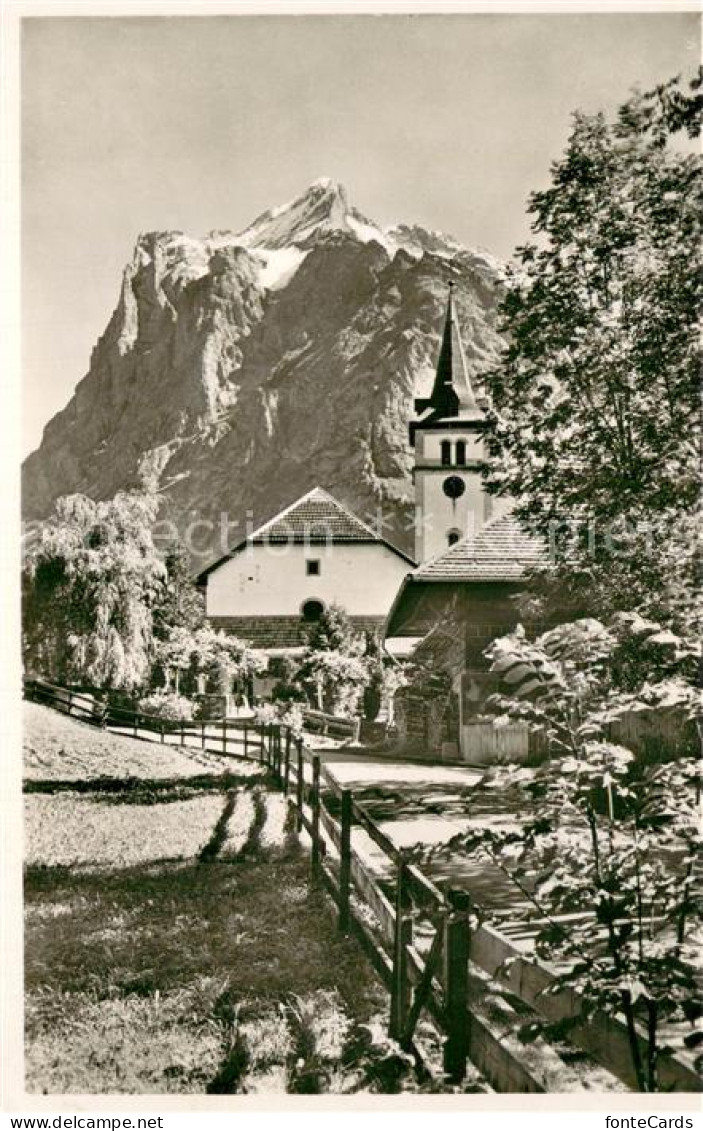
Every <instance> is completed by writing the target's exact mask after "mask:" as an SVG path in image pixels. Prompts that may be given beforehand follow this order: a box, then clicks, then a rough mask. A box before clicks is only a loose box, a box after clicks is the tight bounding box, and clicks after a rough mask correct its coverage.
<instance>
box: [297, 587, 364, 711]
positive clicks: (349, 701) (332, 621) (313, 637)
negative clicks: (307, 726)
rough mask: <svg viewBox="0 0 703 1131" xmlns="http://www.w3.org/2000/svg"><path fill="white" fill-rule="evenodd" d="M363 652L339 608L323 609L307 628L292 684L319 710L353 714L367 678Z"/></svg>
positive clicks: (356, 634)
mask: <svg viewBox="0 0 703 1131" xmlns="http://www.w3.org/2000/svg"><path fill="white" fill-rule="evenodd" d="M362 650H363V641H362V638H361V636H360V635H359V634H358V633H357V632H356V631H355V630H354V627H353V625H352V623H351V621H350V619H349V617H348V615H347V613H346V612H345V610H344V609H343V608H341V607H340V606H339V605H330V606H328V607H327V608H326V609H324V611H323V612H322V615H321V616H320V618H319V620H318V621H316V622H315V624H314V625H313V626H312V627H311V628H309V629H308V647H307V649H306V651H305V654H304V655H303V658H302V661H301V663H300V666H299V668H298V670H297V672H296V675H295V682H296V683H297V684H299V685H300V686H301V687H302V688H303V689H304V691H305V692H306V694H307V696H308V698H309V700H310V702H312V703H313V705H314V706H315V707H317V709H318V710H320V711H326V712H328V713H329V714H344V715H352V714H355V713H356V709H357V704H358V700H359V695H360V693H361V690H362V688H363V687H364V685H365V683H366V682H367V679H368V673H367V669H366V665H365V663H364V660H363V658H362V656H361V653H362Z"/></svg>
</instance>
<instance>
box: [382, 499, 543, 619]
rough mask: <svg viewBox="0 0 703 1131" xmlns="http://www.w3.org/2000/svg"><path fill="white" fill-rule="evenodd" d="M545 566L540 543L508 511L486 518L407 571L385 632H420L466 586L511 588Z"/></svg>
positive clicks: (444, 611)
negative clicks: (479, 526) (474, 530)
mask: <svg viewBox="0 0 703 1131" xmlns="http://www.w3.org/2000/svg"><path fill="white" fill-rule="evenodd" d="M548 564H549V555H548V552H547V545H546V543H545V542H543V541H542V540H541V539H540V538H537V537H535V536H534V535H532V534H528V533H527V532H526V531H525V530H524V528H523V527H522V525H521V524H520V523H519V522H518V520H517V519H516V518H515V517H514V516H513V515H510V514H507V515H503V516H502V517H500V518H495V519H492V520H491V521H490V522H487V523H486V525H485V526H484V527H483V528H482V529H481V530H480V531H478V533H477V534H473V535H469V536H468V537H466V538H464V539H463V540H462V541H460V542H457V543H456V544H455V545H454V546H450V547H449V548H448V549H446V550H443V551H442V553H441V554H438V555H437V556H436V557H434V558H430V560H429V561H427V562H423V564H422V565H420V566H418V567H417V569H414V570H413V571H412V573H409V574H407V576H406V577H405V580H404V581H403V583H402V585H401V587H400V590H399V591H398V594H397V596H396V599H395V601H394V602H393V607H392V609H391V611H390V613H389V614H388V617H387V619H386V629H385V635H386V636H387V637H394V636H418V635H424V634H425V633H426V632H428V631H429V630H430V629H431V628H432V626H433V625H434V624H436V623H437V621H438V620H439V619H440V618H441V617H442V616H444V615H445V614H446V612H447V609H448V608H450V607H451V602H452V600H455V599H456V596H457V595H458V594H460V593H462V592H464V593H465V592H466V587H467V586H471V585H481V584H492V583H493V584H495V583H498V584H502V585H507V586H508V587H510V588H512V587H513V586H515V585H519V584H520V582H521V581H523V579H524V578H525V576H526V574H527V573H528V571H529V570H530V569H531V568H533V567H535V566H546V565H548Z"/></svg>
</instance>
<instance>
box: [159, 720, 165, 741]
mask: <svg viewBox="0 0 703 1131" xmlns="http://www.w3.org/2000/svg"><path fill="white" fill-rule="evenodd" d="M160 729H161V741H162V742H164V724H163V723H161V728H160Z"/></svg>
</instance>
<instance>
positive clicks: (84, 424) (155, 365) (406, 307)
mask: <svg viewBox="0 0 703 1131" xmlns="http://www.w3.org/2000/svg"><path fill="white" fill-rule="evenodd" d="M450 280H451V281H453V282H454V284H455V288H454V297H455V305H456V311H457V317H458V319H459V322H460V325H461V330H462V337H463V340H464V344H465V349H466V356H467V365H468V369H469V374H470V379H471V382H472V384H475V386H476V387H477V388H478V389H480V384H481V373H482V371H483V370H485V369H486V368H487V367H489V366H492V365H493V364H495V360H496V356H497V352H498V349H499V346H500V342H499V338H498V334H497V331H496V311H497V304H498V301H499V298H500V293H501V286H502V283H501V265H500V264H498V263H497V261H495V260H493V259H492V257H490V255H488V254H487V253H483V252H476V251H473V250H470V249H468V248H465V247H462V245H461V244H460V243H458V241H456V240H454V239H452V238H451V237H450V236H445V235H444V234H442V233H439V232H428V231H426V230H425V229H424V228H421V227H418V226H417V225H413V224H400V225H398V226H397V227H395V228H390V229H384V228H381V227H380V226H379V225H377V224H376V223H374V222H373V221H372V220H369V219H368V218H367V217H365V216H364V215H363V214H362V213H360V212H359V211H358V210H357V209H356V208H355V207H354V206H353V205H352V204H351V203H350V201H349V197H348V195H347V193H346V190H345V189H344V187H343V186H342V185H340V184H339V183H337V182H336V181H334V180H332V179H330V178H328V177H324V178H321V179H319V180H317V181H315V182H313V184H311V185H309V186H308V187H307V188H306V189H305V191H304V192H302V193H301V194H300V195H299V196H297V197H296V198H295V199H293V200H291V201H289V202H288V203H287V204H283V205H279V206H278V207H274V208H269V209H267V210H266V211H265V212H262V213H261V215H260V216H258V217H257V219H256V220H254V221H253V223H251V224H250V225H249V226H248V227H246V228H245V229H244V230H243V231H240V232H238V233H237V232H234V231H217V232H210V233H209V234H208V235H206V236H203V237H193V236H189V235H186V234H185V233H183V232H180V231H159V232H147V233H144V234H142V235H140V236H139V237H138V239H137V241H136V246H135V249H134V252H133V255H132V256H131V258H130V260H129V261H128V263H127V266H126V268H125V271H124V274H123V279H122V284H121V287H120V291H119V297H118V301H117V305H116V308H115V310H114V312H113V314H112V316H111V317H110V319H109V321H108V324H107V326H106V329H105V331H104V333H103V334H102V335H101V336H100V338H99V340H98V342H97V344H96V346H95V348H94V349H93V352H92V356H91V359H90V366H89V370H88V372H87V374H86V375H85V376H84V377H83V379H82V380H81V381H79V383H78V385H77V387H76V390H75V393H74V396H73V397H72V399H71V401H70V402H69V404H68V405H67V406H66V407H65V408H64V409H63V410H62V411H61V412H60V413H58V414H57V415H56V416H55V417H54V418H53V419H52V420H51V421H50V422H49V424H48V425H47V426H46V428H45V431H44V436H43V439H42V443H41V446H40V447H39V449H38V450H37V451H36V452H33V453H32V454H31V455H30V456H29V457H28V458H27V460H26V461H25V464H24V468H23V507H24V512H25V515H26V517H28V518H42V517H44V516H45V515H47V514H48V513H49V512H50V510H51V508H52V505H53V502H54V500H55V499H56V498H57V497H58V496H59V495H65V494H70V493H73V492H83V493H85V494H87V495H90V496H91V497H93V498H108V497H110V496H112V495H113V494H114V493H115V492H116V491H117V490H119V489H120V488H124V487H127V486H131V485H134V484H135V483H136V482H137V481H138V477H139V469H140V467H144V466H145V465H149V466H151V467H152V468H153V467H156V468H158V470H159V471H160V473H161V484H162V491H163V493H162V498H163V506H164V517H167V518H168V519H169V520H171V521H172V522H174V523H175V525H176V527H177V528H178V529H179V530H180V531H181V533H183V531H184V530H185V529H186V528H187V526H188V524H189V523H192V522H194V521H197V522H200V523H203V522H205V523H207V522H209V521H212V524H213V525H212V531H211V536H210V537H209V538H208V537H205V536H203V535H202V534H200V535H199V537H198V546H197V548H192V553H193V556H194V566H196V567H198V568H202V567H203V566H204V565H205V564H207V560H208V559H209V557H210V556H217V555H218V554H221V553H223V552H224V551H225V550H226V548H227V546H226V545H225V546H224V547H223V546H222V545H221V543H220V541H219V540H218V539H219V537H220V536H219V534H218V530H219V520H220V516H221V515H222V514H225V515H226V516H227V522H228V523H229V526H228V529H229V530H230V535H229V536H228V541H231V540H232V538H233V537H236V535H237V533H239V532H240V531H239V530H238V528H237V522H238V521H239V518H240V517H241V516H244V515H245V514H246V512H248V511H251V512H253V514H254V517H255V519H256V521H257V523H258V522H259V521H264V520H265V519H267V518H269V517H271V516H272V515H273V514H274V513H276V511H278V510H280V509H281V508H283V507H284V506H285V505H287V504H288V503H290V502H291V501H293V500H294V499H295V498H297V497H299V496H300V495H303V494H304V493H305V492H306V491H308V490H310V488H311V487H313V486H315V484H316V483H317V482H319V483H321V484H322V485H323V486H324V487H326V488H327V489H329V490H330V491H331V492H332V493H333V494H334V495H335V496H337V497H338V498H340V499H341V500H342V501H344V502H346V503H347V505H349V506H350V507H351V508H352V509H353V510H355V511H356V513H358V514H359V516H360V517H361V518H366V519H367V520H371V521H375V516H376V515H377V513H378V508H379V507H381V506H382V509H383V510H384V517H383V521H384V530H385V532H386V534H388V535H389V536H390V537H392V538H394V539H395V540H396V541H397V542H398V544H399V545H400V546H401V547H405V548H408V547H409V546H410V543H411V540H412V538H411V533H410V528H409V527H407V526H406V522H407V519H408V518H409V515H410V513H411V509H412V506H411V500H412V480H411V474H410V472H411V467H412V453H411V452H410V450H409V448H408V445H407V425H408V420H409V418H410V415H411V413H412V405H413V397H414V395H422V394H423V390H424V391H426V388H427V384H428V382H429V383H430V384H431V381H432V375H433V372H434V367H435V364H436V359H437V353H438V350H439V342H440V338H441V332H442V324H443V320H444V312H445V308H446V299H447V288H448V282H449V281H450Z"/></svg>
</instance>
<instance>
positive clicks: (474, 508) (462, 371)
mask: <svg viewBox="0 0 703 1131" xmlns="http://www.w3.org/2000/svg"><path fill="white" fill-rule="evenodd" d="M452 287H453V283H450V284H449V298H448V301H447V314H446V318H445V320H444V331H443V335H442V345H441V347H440V351H439V357H438V359H437V372H436V375H435V379H434V385H433V388H432V395H431V396H430V397H427V398H417V399H416V400H415V413H416V418H415V420H413V421H412V422H411V424H410V443H411V445H412V446H413V447H414V450H415V466H414V468H413V478H414V481H415V558H416V560H417V561H418V562H424V561H427V559H428V558H433V557H435V556H436V555H437V554H440V553H442V551H444V550H446V549H447V547H448V546H451V545H453V544H454V543H455V542H458V541H459V539H461V538H464V537H466V535H468V534H472V533H474V532H478V531H479V530H480V529H481V527H482V526H483V525H484V523H485V522H486V521H487V520H488V519H489V518H490V517H491V513H492V511H491V504H492V499H491V496H490V495H488V494H486V492H485V491H484V489H483V484H482V481H481V473H480V465H481V461H482V460H483V459H484V446H483V427H484V422H485V412H484V409H483V408H482V407H481V406H480V404H479V403H478V401H477V400H476V397H475V395H474V391H473V389H472V387H471V381H470V379H469V372H468V369H467V365H466V356H465V354H464V347H463V345H462V341H461V334H460V332H459V324H458V322H457V318H456V312H455V310H454V300H453V296H452Z"/></svg>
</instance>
